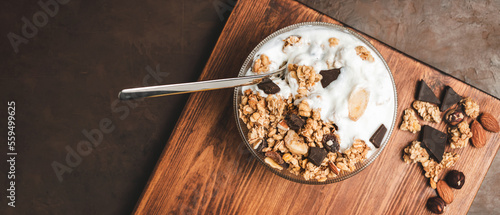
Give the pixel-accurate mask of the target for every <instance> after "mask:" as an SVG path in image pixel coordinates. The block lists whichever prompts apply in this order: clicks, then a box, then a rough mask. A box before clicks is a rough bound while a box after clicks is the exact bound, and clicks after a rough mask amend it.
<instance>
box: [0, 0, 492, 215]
mask: <svg viewBox="0 0 500 215" xmlns="http://www.w3.org/2000/svg"><path fill="white" fill-rule="evenodd" d="M303 2H304V3H306V4H308V5H310V6H311V7H313V8H315V9H317V10H319V11H322V12H324V13H326V14H328V15H330V16H332V17H334V18H336V19H338V20H340V21H343V22H345V23H346V24H348V25H350V26H352V27H354V28H356V29H359V30H361V31H363V32H365V33H367V34H369V35H372V36H373V37H375V38H377V39H380V40H381V41H383V42H385V43H387V44H389V45H391V46H393V47H395V48H397V49H399V50H401V51H403V52H406V53H408V54H409V55H412V56H415V57H416V58H418V59H420V60H422V61H424V62H427V63H429V64H431V65H433V66H435V67H437V68H439V69H441V70H443V71H445V72H449V73H450V74H452V75H454V76H456V77H458V78H460V79H462V80H466V81H467V82H469V83H471V84H473V85H474V86H477V87H479V88H481V89H483V90H485V91H487V92H490V93H491V94H493V95H495V96H497V97H498V96H499V95H500V84H499V82H500V80H499V78H500V77H499V76H500V53H499V52H498V50H500V42H499V41H500V1H483V2H481V3H473V2H469V1H453V2H452V1H419V3H412V1H382V2H380V1H377V2H375V1H349V3H347V2H340V1H338V2H336V1H313V0H310V1H303ZM231 4H232V1H230V0H220V1H218V0H215V1H212V0H209V1H165V2H159V1H128V0H127V1H116V0H110V1H104V0H102V1H78V0H73V1H70V2H69V3H68V4H66V5H61V6H60V7H59V12H58V13H57V15H56V16H54V17H51V18H49V21H48V24H47V25H46V26H44V27H42V28H40V29H39V31H38V33H37V34H36V36H34V37H33V38H31V39H29V42H28V44H21V45H20V47H19V53H17V54H16V53H14V51H13V49H12V47H11V45H10V44H9V41H8V39H7V37H6V36H5V37H3V38H4V39H2V40H0V56H1V57H2V58H1V59H2V62H1V64H0V65H1V67H0V68H1V72H2V73H1V74H2V75H1V76H0V86H2V88H1V89H2V90H1V92H0V104H4V105H5V106H4V108H5V111H0V119H3V121H2V120H0V124H2V125H4V126H2V127H1V129H0V130H1V131H3V132H0V138H6V131H7V130H6V126H5V124H6V118H7V114H6V109H7V105H6V104H7V101H10V100H14V101H16V123H17V125H16V139H17V144H18V145H17V152H18V156H17V158H16V159H17V163H16V168H17V170H16V177H17V180H16V183H17V187H16V189H17V190H16V191H17V192H16V197H17V199H16V203H17V204H16V208H15V209H12V208H7V207H6V204H7V202H6V199H5V198H2V200H1V201H0V204H1V205H0V213H1V212H2V211H4V208H6V209H5V211H6V213H7V214H33V212H36V213H37V214H94V213H98V214H123V213H129V212H130V211H131V210H132V209H133V207H134V205H135V203H136V201H137V199H138V198H139V195H140V193H141V191H142V189H143V188H144V185H145V183H146V180H147V179H148V177H149V174H150V173H151V171H152V169H153V167H154V165H155V162H156V160H157V158H158V156H159V154H160V152H161V150H162V149H163V147H164V144H165V142H166V141H167V139H168V136H169V134H170V133H171V131H172V129H173V126H174V125H175V122H176V120H177V118H178V116H179V114H180V111H181V110H182V107H183V105H184V103H185V101H186V99H187V96H185V95H184V96H182V95H181V96H171V97H164V98H159V99H148V100H144V101H142V102H135V103H136V106H135V105H129V104H127V103H124V102H118V103H117V105H116V107H115V108H112V107H111V104H113V103H114V102H115V101H116V94H117V92H118V91H119V90H120V89H122V88H125V87H132V86H142V85H143V79H144V77H145V76H147V75H148V71H147V70H146V69H145V68H146V67H147V66H150V67H152V68H153V69H154V70H156V66H157V65H159V67H160V70H161V72H162V76H161V79H162V80H160V81H155V79H151V81H150V83H151V84H156V83H162V84H164V83H177V82H186V81H194V80H196V79H197V77H198V76H199V74H200V72H201V70H202V68H203V66H204V64H205V62H206V60H207V59H208V56H209V55H210V52H211V49H212V48H213V46H214V44H215V42H216V40H217V38H218V35H219V33H220V31H221V30H222V27H223V25H224V20H225V18H227V16H228V15H229V12H227V11H224V8H223V7H224V6H226V7H228V8H230V5H231ZM214 5H218V7H219V9H220V10H219V11H217V10H216V9H215V7H214ZM226 9H227V8H226ZM0 10H1V13H0V14H1V19H0V23H1V24H0V31H1V32H0V33H1V34H0V35H7V34H8V33H9V32H13V33H16V34H21V32H20V28H21V25H22V21H21V18H22V17H23V16H24V17H28V18H30V19H31V18H32V17H33V14H34V13H36V12H37V11H39V10H40V7H39V6H38V5H37V1H33V0H26V1H14V0H12V1H2V2H0ZM219 15H220V16H219ZM221 17H222V19H221ZM242 42H243V41H242ZM166 73H168V75H167V74H166ZM119 107H122V108H123V109H128V110H129V111H130V114H124V112H121V111H118V112H113V109H115V110H116V108H119ZM0 108H1V107H0ZM123 109H121V110H123ZM120 117H122V118H120ZM103 118H109V119H111V120H112V121H113V125H114V126H116V128H115V130H114V131H112V132H111V133H109V134H104V135H103V141H102V143H101V144H100V145H99V146H98V147H96V148H95V149H94V150H93V151H92V153H91V154H90V155H88V156H86V157H83V161H82V163H81V164H80V165H78V166H76V167H75V168H73V172H71V173H68V174H64V175H63V181H62V182H59V181H58V179H57V177H56V175H55V174H54V171H53V170H52V167H51V163H52V162H53V161H57V162H60V163H65V156H66V154H67V152H66V149H65V147H66V146H69V147H72V148H73V149H75V148H76V146H77V144H78V142H80V141H82V140H85V139H86V137H85V136H84V135H83V134H82V130H92V129H95V128H98V127H99V122H100V121H101V120H102V119H103ZM2 122H3V123H2ZM4 140H5V139H4ZM6 147H7V145H6V144H4V145H0V152H1V156H2V157H1V158H5V157H4V156H5V151H6ZM2 160H4V159H2ZM495 163H497V164H499V163H500V161H498V158H497V160H496V161H495V162H494V164H493V165H492V167H491V169H490V171H489V173H488V175H487V177H486V179H485V181H484V183H483V186H482V188H481V190H480V192H479V193H478V195H477V197H476V201H475V202H474V204H473V206H472V207H471V211H470V213H471V214H474V213H477V214H479V213H493V212H494V211H495V209H496V210H498V208H495V206H498V205H500V195H499V194H498V193H499V191H500V188H499V187H498V186H494V184H496V183H498V182H499V179H500V174H499V173H500V170H499V168H498V167H496V166H498V165H495ZM7 168H8V166H7V164H6V162H4V161H2V162H0V172H1V173H2V175H1V176H0V178H1V179H0V181H1V182H2V185H5V186H2V190H4V188H3V187H6V185H7V184H6V183H7V181H6V170H7ZM4 193H5V191H4ZM5 194H6V193H5Z"/></svg>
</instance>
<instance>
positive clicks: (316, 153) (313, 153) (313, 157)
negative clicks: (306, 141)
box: [307, 147, 327, 166]
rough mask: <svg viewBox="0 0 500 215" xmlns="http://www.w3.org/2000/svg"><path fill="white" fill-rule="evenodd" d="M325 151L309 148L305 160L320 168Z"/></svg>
mask: <svg viewBox="0 0 500 215" xmlns="http://www.w3.org/2000/svg"><path fill="white" fill-rule="evenodd" d="M326 154H327V152H326V150H324V149H322V148H319V147H311V150H310V151H309V156H308V157H307V159H308V160H309V161H311V162H312V163H313V164H314V165H316V166H321V163H323V160H324V159H325V157H326Z"/></svg>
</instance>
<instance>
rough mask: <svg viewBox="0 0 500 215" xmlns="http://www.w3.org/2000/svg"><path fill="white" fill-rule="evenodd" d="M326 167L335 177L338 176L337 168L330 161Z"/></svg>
mask: <svg viewBox="0 0 500 215" xmlns="http://www.w3.org/2000/svg"><path fill="white" fill-rule="evenodd" d="M328 167H329V168H330V170H331V171H332V172H333V173H335V175H338V174H339V169H338V168H337V166H335V164H334V163H333V162H331V161H328Z"/></svg>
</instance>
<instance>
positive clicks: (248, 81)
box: [118, 71, 279, 100]
mask: <svg viewBox="0 0 500 215" xmlns="http://www.w3.org/2000/svg"><path fill="white" fill-rule="evenodd" d="M275 73H279V71H278V72H274V73H267V74H261V75H252V76H243V77H237V78H225V79H217V80H208V81H198V82H190V83H182V84H167V85H159V86H151V87H138V88H130V89H124V90H122V91H121V92H120V93H119V94H118V98H120V100H130V99H139V98H148V97H158V96H168V95H176V94H183V93H192V92H198V91H207V90H216V89H223V88H231V87H239V86H245V85H252V84H258V83H260V82H261V81H262V79H263V78H265V77H269V76H271V75H274V74H275Z"/></svg>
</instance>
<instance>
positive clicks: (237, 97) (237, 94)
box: [233, 22, 397, 184]
mask: <svg viewBox="0 0 500 215" xmlns="http://www.w3.org/2000/svg"><path fill="white" fill-rule="evenodd" d="M303 26H321V27H327V28H332V29H335V30H340V31H343V32H344V33H347V34H350V35H352V36H354V37H356V38H357V39H359V40H360V41H361V42H362V43H364V45H366V46H367V47H369V48H370V49H371V50H373V51H374V53H375V55H377V56H378V58H379V59H381V60H382V62H383V64H384V65H385V68H386V69H387V72H388V73H389V77H390V78H391V82H392V88H393V92H394V114H393V119H392V124H391V126H390V128H389V129H388V130H387V133H386V135H385V137H384V139H383V140H382V142H381V145H380V147H379V148H375V149H372V150H374V151H373V153H372V155H371V156H370V157H369V158H367V159H366V160H364V161H362V162H358V163H357V164H356V169H355V170H354V171H352V172H344V171H342V172H341V173H340V174H339V175H337V177H335V178H328V179H327V180H326V181H317V180H305V179H304V177H303V176H302V175H300V174H299V175H295V174H293V173H290V172H289V171H288V170H287V169H285V168H284V169H283V170H278V169H275V168H272V167H271V166H269V165H268V164H267V163H266V162H265V161H264V159H265V156H264V155H263V153H258V152H256V151H255V150H254V149H253V147H252V146H251V145H250V143H249V142H248V139H247V134H248V129H247V127H246V125H245V123H244V122H243V121H242V120H241V119H240V116H239V112H238V107H239V104H240V99H241V97H242V95H243V92H242V87H236V88H235V89H234V99H233V101H234V104H233V106H234V115H235V118H236V124H237V126H238V129H239V132H240V135H241V138H242V139H243V141H244V144H245V145H246V147H247V148H248V150H250V152H251V153H252V155H253V156H255V157H256V158H257V160H259V161H260V162H261V163H262V164H263V165H264V166H266V168H267V169H269V170H270V171H271V172H273V173H275V174H276V175H279V176H281V177H283V178H285V179H288V180H291V181H294V182H298V183H304V184H329V183H335V182H339V181H342V180H345V179H348V178H350V177H352V176H354V175H356V174H358V173H359V172H361V171H362V170H363V169H365V168H366V167H368V165H370V164H371V163H372V162H373V161H374V160H375V159H376V158H377V157H378V156H379V155H380V153H381V152H382V150H384V148H385V146H386V145H387V142H388V141H389V139H390V136H391V134H392V131H393V129H394V127H395V123H396V113H397V92H396V84H395V83H394V78H393V76H392V73H391V71H390V69H389V66H387V63H386V62H385V60H384V58H383V57H382V55H381V54H380V53H379V52H378V50H377V49H375V47H373V45H372V44H371V43H370V42H368V41H367V40H366V39H365V38H364V37H362V36H361V35H359V34H357V33H355V32H354V31H352V30H350V29H348V28H345V27H343V26H340V25H336V24H331V23H325V22H304V23H298V24H294V25H290V26H288V27H285V28H282V29H280V30H278V31H276V32H274V33H272V34H271V35H269V36H268V37H266V38H265V39H264V40H263V41H261V42H260V43H259V44H258V45H257V47H255V48H254V49H253V50H252V52H251V53H250V55H248V57H247V59H246V60H245V62H244V63H243V66H242V67H241V70H240V72H239V74H238V77H241V76H245V74H246V73H247V71H248V70H249V69H250V68H251V66H252V62H253V60H254V56H255V54H256V53H257V52H258V51H259V50H260V48H261V47H262V46H263V45H264V44H266V42H268V41H269V40H271V39H273V38H275V37H276V36H278V35H280V34H283V33H287V32H289V31H291V30H294V29H297V28H300V27H303Z"/></svg>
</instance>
